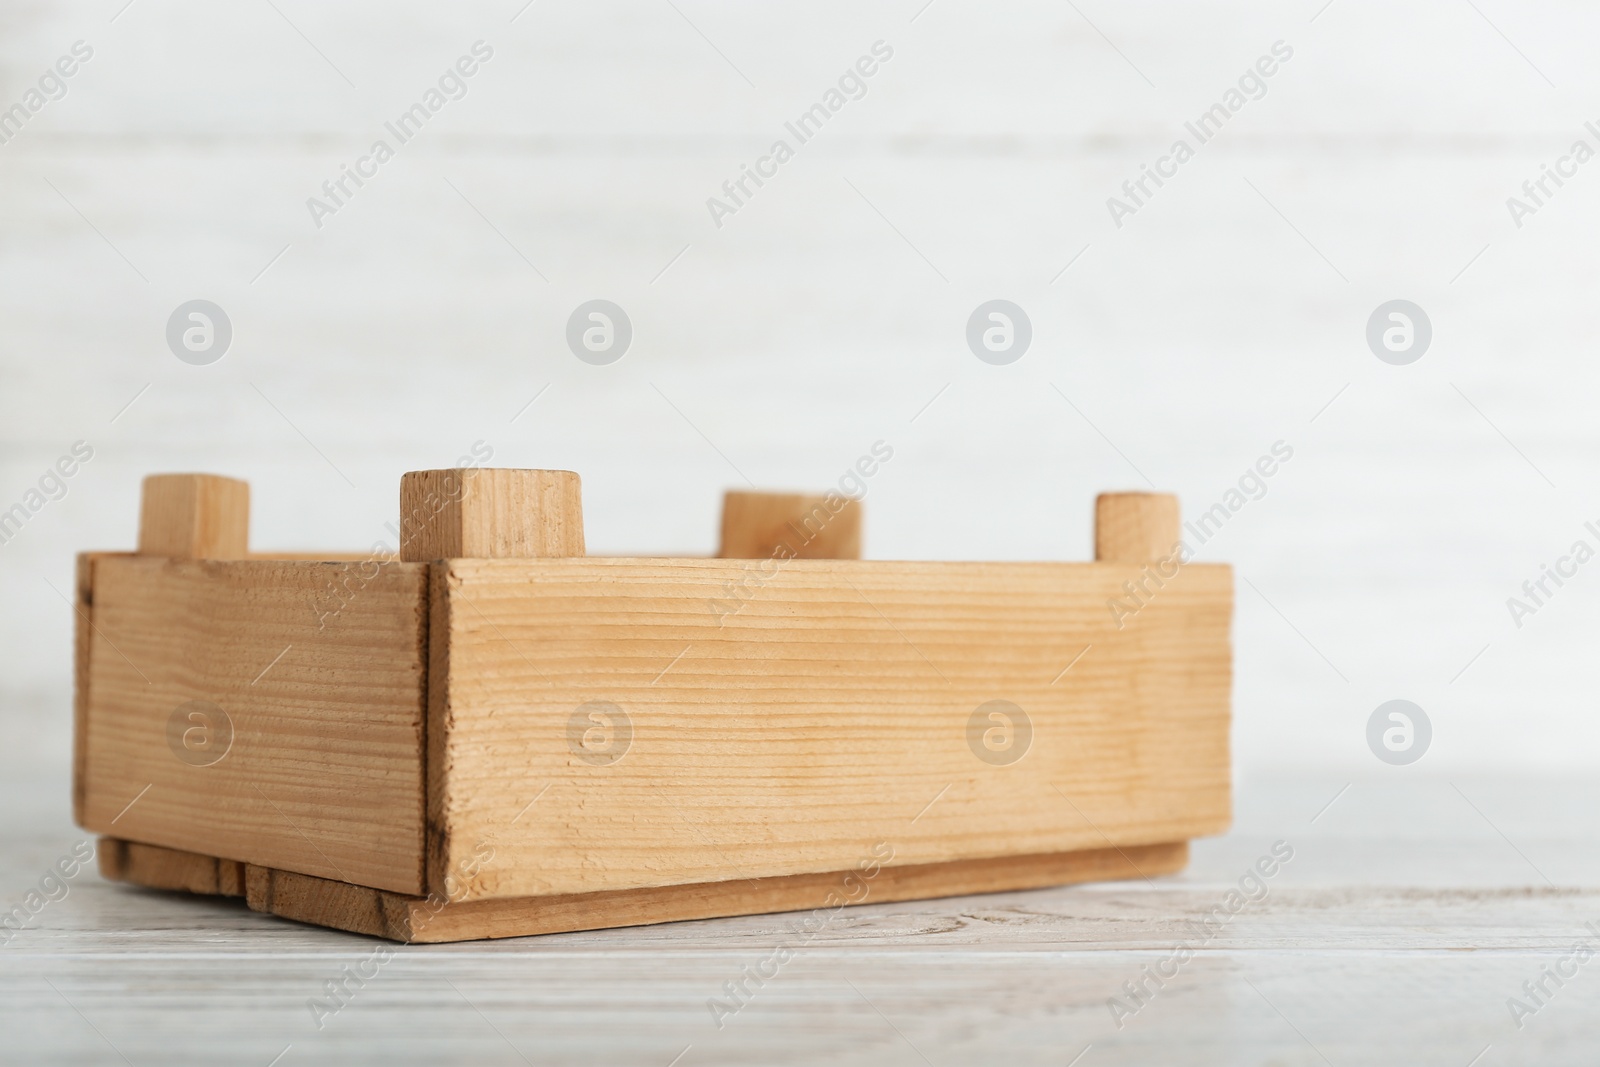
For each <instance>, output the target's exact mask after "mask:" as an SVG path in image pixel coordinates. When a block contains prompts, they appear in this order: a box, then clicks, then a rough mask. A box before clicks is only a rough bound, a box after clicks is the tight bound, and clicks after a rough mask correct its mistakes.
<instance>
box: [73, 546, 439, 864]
mask: <svg viewBox="0 0 1600 1067" xmlns="http://www.w3.org/2000/svg"><path fill="white" fill-rule="evenodd" d="M426 573H427V568H426V567H425V566H422V565H418V564H403V563H389V564H377V563H370V564H365V565H359V564H346V563H296V562H253V561H242V562H229V563H222V562H210V561H176V560H164V559H146V558H138V557H125V558H101V559H99V560H97V561H96V562H95V565H94V576H95V579H94V580H95V584H94V627H93V629H92V633H91V638H90V645H89V649H90V651H89V669H88V677H89V686H88V706H87V715H86V727H87V729H86V731H85V737H86V751H85V768H86V774H85V781H86V783H87V788H86V795H85V803H84V812H83V817H82V820H81V823H82V825H83V826H85V827H86V828H88V829H90V830H94V831H96V832H99V833H105V834H112V835H115V836H118V837H122V838H126V839H129V840H133V841H140V842H144V843H148V844H155V845H163V846H167V847H170V848H177V849H183V850H186V851H192V852H198V853H202V854H204V855H211V856H218V857H222V858H226V859H231V860H239V861H246V862H252V863H262V864H267V865H271V866H275V867H280V868H283V869H287V870H299V871H306V872H311V873H317V874H322V875H326V876H328V877H335V878H341V879H345V880H349V881H354V882H362V883H365V884H369V885H374V886H380V887H383V888H387V889H394V890H398V891H402V892H421V891H422V881H421V868H422V848H423V826H422V823H423V806H424V805H423V796H422V789H423V781H422V778H423V775H422V729H423V713H424V703H425V697H424V685H425V679H424V663H425V649H426V640H427V624H426V603H425V599H426V594H425V583H426ZM194 701H200V702H206V703H205V704H202V705H191V704H190V702H194ZM197 712H198V713H199V714H200V716H201V718H199V719H195V718H194V717H193V716H194V715H195V714H196V713H197ZM174 721H176V726H174ZM224 725H231V731H232V740H231V744H230V745H229V746H228V747H226V748H225V749H222V750H221V751H222V753H223V754H222V755H221V757H220V759H216V761H215V762H208V761H210V760H211V759H213V758H215V757H216V755H217V752H218V749H216V748H214V747H211V746H214V745H220V744H221V740H220V739H221V738H222V737H223V736H224V734H223V732H222V730H221V727H222V726H224Z"/></svg>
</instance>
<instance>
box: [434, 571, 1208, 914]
mask: <svg viewBox="0 0 1600 1067" xmlns="http://www.w3.org/2000/svg"><path fill="white" fill-rule="evenodd" d="M746 566H747V564H746V563H744V562H742V561H721V560H622V559H582V560H580V559H565V560H562V559H550V560H451V561H447V562H444V563H440V564H437V565H436V575H435V580H434V586H433V595H432V600H433V611H434V615H433V624H432V625H433V655H434V661H433V662H434V668H433V678H432V683H433V684H432V689H431V700H430V712H429V715H430V724H431V725H430V737H429V744H430V759H429V764H430V767H429V775H430V823H431V826H432V828H433V836H432V838H431V840H430V863H429V868H430V869H429V887H430V890H433V891H440V890H442V889H444V888H445V886H446V881H445V879H446V877H447V876H449V877H451V878H453V879H455V880H456V885H455V889H454V890H453V892H452V895H454V896H456V897H458V898H459V899H462V900H472V899H487V898H506V897H522V896H541V895H549V894H568V893H585V892H595V891H604V890H614V889H629V888H643V887H650V886H660V885H665V884H673V883H690V882H714V881H722V880H729V879H736V878H745V877H755V876H760V877H767V876H780V875H789V874H802V873H816V872H822V871H830V870H842V869H847V868H849V867H850V866H851V865H852V864H854V863H855V862H856V861H857V859H858V858H860V856H861V855H863V850H865V849H867V848H868V846H869V845H870V844H871V843H872V842H874V841H878V840H885V841H889V842H891V843H892V844H893V846H894V848H895V850H896V854H897V857H898V858H897V862H902V863H912V864H921V863H930V862H938V861H944V860H964V859H977V858H984V857H995V856H1004V855H1025V854H1037V853H1048V852H1062V851H1076V850H1081V849H1085V848H1096V847H1104V846H1106V845H1107V844H1108V842H1109V843H1111V844H1116V845H1122V846H1127V845H1142V844H1157V843H1161V842H1170V841H1175V840H1184V839H1188V838H1191V837H1194V836H1198V835H1203V834H1211V833H1216V832H1219V831H1221V830H1222V829H1223V828H1225V827H1226V825H1227V823H1228V817H1229V774H1228V722H1229V685H1230V674H1231V671H1230V657H1229V637H1228V631H1229V618H1230V614H1231V610H1232V587H1231V581H1232V579H1231V572H1230V570H1229V568H1227V567H1223V566H1215V565H1192V566H1189V567H1186V568H1185V569H1184V570H1183V572H1182V575H1181V577H1179V578H1177V579H1174V580H1172V581H1169V582H1167V583H1166V585H1165V587H1164V588H1162V589H1161V590H1160V591H1159V593H1158V594H1157V595H1156V596H1155V597H1154V598H1153V599H1152V600H1151V601H1150V602H1149V603H1148V605H1147V606H1145V607H1144V608H1143V609H1142V610H1141V611H1140V612H1139V613H1138V614H1137V615H1136V616H1135V617H1133V618H1131V619H1125V620H1124V628H1122V629H1118V628H1117V626H1116V624H1115V622H1114V620H1113V615H1112V612H1111V611H1110V610H1109V609H1108V602H1109V601H1110V600H1111V599H1112V598H1114V597H1117V596H1120V595H1122V583H1123V582H1125V581H1128V580H1131V579H1133V578H1135V577H1136V576H1137V574H1138V572H1139V568H1138V567H1136V566H1134V565H1132V564H1055V563H1039V564H985V563H888V562H841V561H828V560H796V561H792V562H789V563H787V564H786V565H785V566H783V567H782V568H779V569H778V570H777V572H776V573H775V574H774V576H773V577H771V578H770V579H767V580H766V581H765V582H764V583H763V584H762V585H761V586H760V587H759V588H758V589H756V590H755V592H754V595H753V596H752V597H751V598H750V599H749V600H748V601H746V602H745V603H744V604H743V606H742V608H741V610H739V611H738V612H736V613H734V614H730V615H723V614H719V613H718V612H717V610H715V608H714V607H713V602H714V601H715V600H716V599H717V598H718V597H719V596H721V595H722V593H721V590H722V589H723V587H724V585H725V583H727V582H728V581H730V580H732V579H733V578H735V577H736V576H737V575H738V574H740V573H741V570H742V569H743V568H744V567H746ZM1090 646H1092V647H1090ZM1086 649H1088V650H1087V651H1085V650H1086ZM444 656H447V657H448V665H449V673H448V677H447V678H446V677H444V676H443V672H442V669H441V665H442V662H443V660H442V657H444ZM1080 656H1081V658H1079V657H1080ZM1075 659H1076V662H1075V663H1074V660H1075ZM1069 664H1072V666H1071V667H1070V669H1068V665H1069ZM995 700H1004V701H1009V702H1011V703H1012V704H1014V705H1016V706H1019V707H1020V708H1022V709H1023V710H1024V711H1025V712H1026V714H1027V716H1028V717H1029V719H1030V720H1031V723H1032V733H1033V736H1032V740H1031V747H1030V748H1029V749H1028V751H1027V753H1026V755H1025V756H1023V757H1022V758H1021V759H1020V760H1017V761H1016V762H1014V763H1009V764H1005V763H1004V762H1003V760H995V761H986V760H985V759H982V758H980V757H979V755H978V754H977V752H976V750H975V749H974V748H973V747H972V746H971V745H969V726H970V725H971V722H972V720H973V717H974V713H975V712H977V711H978V709H979V707H980V705H985V704H987V703H988V702H990V701H995ZM1002 707H1003V706H1002ZM618 709H620V711H621V712H622V713H623V714H624V715H626V717H627V719H628V721H629V724H631V743H630V744H629V746H628V747H627V749H626V752H625V754H624V755H622V757H621V758H620V759H616V760H615V761H614V762H610V761H609V757H608V753H609V755H612V756H614V755H615V754H616V753H617V752H618V751H620V748H609V749H608V748H607V747H606V746H607V745H616V746H620V744H621V738H622V737H623V736H624V735H625V733H626V728H625V727H624V726H623V723H622V720H621V718H620V716H618V715H616V714H615V712H616V711H617V710H618ZM575 716H576V720H577V726H576V727H574V726H573V721H574V717H575ZM980 719H981V722H980V733H981V729H982V728H987V727H988V726H990V725H991V721H990V720H988V719H987V718H986V717H985V716H982V715H980ZM1016 737H1020V734H1018V735H1014V737H1013V740H1015V739H1016ZM1002 739H1003V738H1002ZM925 809H926V810H925ZM485 846H488V847H492V848H493V850H494V853H495V857H494V860H493V862H492V863H488V864H485V865H482V866H481V867H480V868H479V869H477V870H475V871H474V870H472V868H473V866H474V857H475V856H476V855H477V854H478V853H479V850H480V849H481V848H483V847H485Z"/></svg>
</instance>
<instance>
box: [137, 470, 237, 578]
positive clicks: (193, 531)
mask: <svg viewBox="0 0 1600 1067" xmlns="http://www.w3.org/2000/svg"><path fill="white" fill-rule="evenodd" d="M249 551H250V484H249V483H248V482H242V481H239V480H238V479H237V478H224V477H222V476H221V475H218V474H152V475H149V476H148V477H146V478H145V480H144V487H143V491H142V493H141V496H140V503H139V552H140V554H142V555H146V556H168V557H171V558H173V559H243V558H244V557H245V556H246V555H248V554H249Z"/></svg>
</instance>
